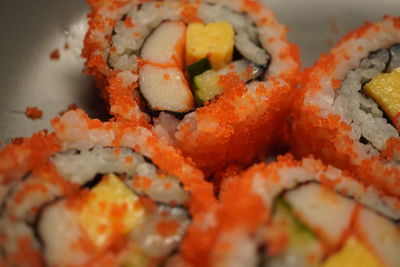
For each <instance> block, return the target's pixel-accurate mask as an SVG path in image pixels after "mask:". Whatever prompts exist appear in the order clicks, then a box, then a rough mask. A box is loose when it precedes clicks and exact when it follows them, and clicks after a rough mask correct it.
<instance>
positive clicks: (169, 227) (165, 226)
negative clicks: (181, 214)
mask: <svg viewBox="0 0 400 267" xmlns="http://www.w3.org/2000/svg"><path fill="white" fill-rule="evenodd" d="M178 228H179V223H178V222H177V221H175V220H162V221H160V222H159V223H158V224H157V226H156V229H157V232H158V234H159V235H160V236H162V237H169V236H172V235H174V234H175V233H176V231H177V230H178Z"/></svg>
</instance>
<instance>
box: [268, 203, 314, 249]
mask: <svg viewBox="0 0 400 267" xmlns="http://www.w3.org/2000/svg"><path fill="white" fill-rule="evenodd" d="M275 218H276V219H277V220H282V221H285V222H286V223H287V224H286V226H287V230H288V232H289V234H290V235H291V238H290V239H291V243H294V244H296V245H297V244H298V245H301V244H304V243H307V242H309V241H311V240H314V239H316V237H315V234H314V233H313V232H312V230H311V229H310V228H308V227H307V226H306V225H305V224H304V223H302V222H301V221H299V220H298V219H297V218H296V217H295V216H294V214H293V210H292V207H291V206H290V204H289V202H287V201H286V200H285V199H284V198H283V197H278V198H277V199H276V201H275Z"/></svg>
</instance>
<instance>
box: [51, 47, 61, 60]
mask: <svg viewBox="0 0 400 267" xmlns="http://www.w3.org/2000/svg"><path fill="white" fill-rule="evenodd" d="M50 59H51V60H59V59H60V50H58V49H54V50H53V51H52V52H51V53H50Z"/></svg>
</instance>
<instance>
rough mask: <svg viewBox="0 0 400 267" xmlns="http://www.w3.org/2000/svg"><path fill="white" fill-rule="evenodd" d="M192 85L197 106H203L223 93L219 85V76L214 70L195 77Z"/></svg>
mask: <svg viewBox="0 0 400 267" xmlns="http://www.w3.org/2000/svg"><path fill="white" fill-rule="evenodd" d="M193 84H194V96H195V99H196V102H197V104H198V105H203V104H204V103H205V102H207V101H209V100H211V99H213V98H214V97H215V96H217V95H219V94H222V92H223V89H222V87H221V86H220V84H219V75H218V73H217V72H216V71H215V70H208V71H206V72H204V73H203V74H200V75H197V76H195V77H194V80H193Z"/></svg>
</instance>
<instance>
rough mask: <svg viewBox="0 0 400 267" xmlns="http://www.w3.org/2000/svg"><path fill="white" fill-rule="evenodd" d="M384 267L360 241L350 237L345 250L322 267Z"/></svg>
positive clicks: (334, 255)
mask: <svg viewBox="0 0 400 267" xmlns="http://www.w3.org/2000/svg"><path fill="white" fill-rule="evenodd" d="M354 266H360V267H361V266H362V267H383V265H382V264H381V263H380V262H379V260H378V258H377V257H376V256H375V255H374V254H373V253H372V252H371V251H370V250H369V249H368V248H367V247H366V246H365V245H364V244H362V243H361V242H360V241H358V240H357V239H356V238H354V237H350V238H349V239H348V240H347V241H346V243H345V245H344V246H343V248H342V249H341V250H340V251H339V252H337V253H335V254H333V255H331V256H330V257H328V258H327V260H326V261H325V262H324V263H323V264H322V265H321V267H354Z"/></svg>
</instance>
